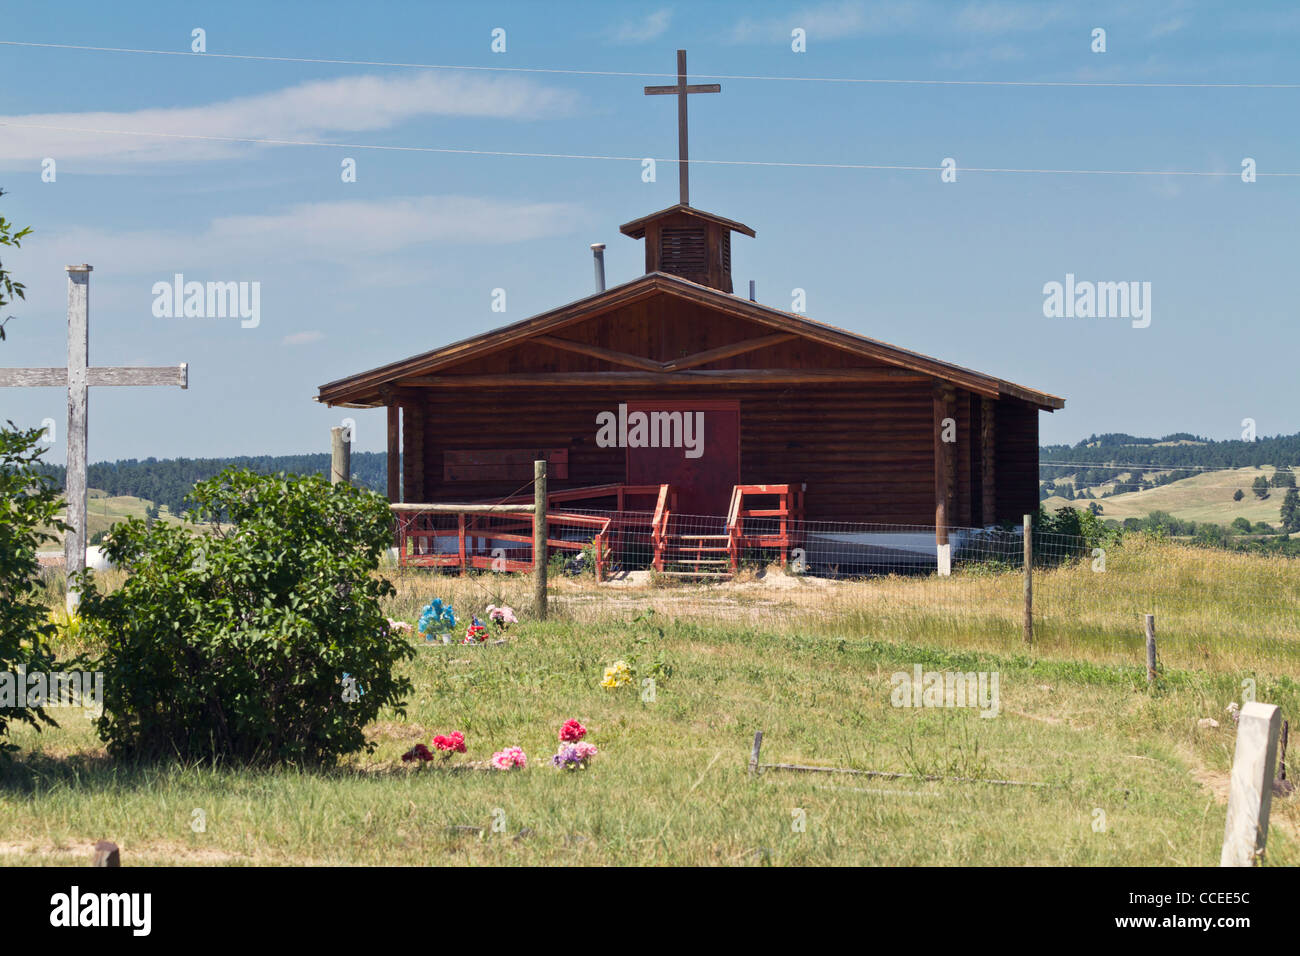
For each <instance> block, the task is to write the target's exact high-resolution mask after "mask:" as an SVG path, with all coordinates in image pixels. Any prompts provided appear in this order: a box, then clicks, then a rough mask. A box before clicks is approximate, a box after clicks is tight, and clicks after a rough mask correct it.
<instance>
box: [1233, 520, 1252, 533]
mask: <svg viewBox="0 0 1300 956" xmlns="http://www.w3.org/2000/svg"><path fill="white" fill-rule="evenodd" d="M1232 528H1233V530H1234V531H1240V532H1241V533H1242V534H1250V519H1249V518H1234V519H1233V520H1232Z"/></svg>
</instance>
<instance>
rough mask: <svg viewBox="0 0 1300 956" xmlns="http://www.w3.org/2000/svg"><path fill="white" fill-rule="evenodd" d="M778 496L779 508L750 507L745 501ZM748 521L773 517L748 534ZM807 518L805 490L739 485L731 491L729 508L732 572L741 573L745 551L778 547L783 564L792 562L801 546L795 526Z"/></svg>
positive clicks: (729, 547)
mask: <svg viewBox="0 0 1300 956" xmlns="http://www.w3.org/2000/svg"><path fill="white" fill-rule="evenodd" d="M746 496H750V497H758V498H762V497H775V498H776V500H777V501H776V507H767V508H746V507H745V498H746ZM746 518H769V519H774V520H775V527H774V528H773V527H771V524H772V522H765V524H766V525H767V527H765V528H763V529H761V530H755V531H753V532H746V530H745V519H746ZM802 518H803V491H802V490H799V489H795V488H792V487H791V486H790V485H736V487H735V488H733V489H732V491H731V505H730V507H728V509H727V557H728V560H729V562H730V566H731V573H732V574H735V573H736V572H737V571H739V570H740V556H741V554H742V553H743V552H744V550H745V548H777V549H779V550H780V552H781V563H782V564H785V563H786V562H787V561H788V560H789V552H790V548H791V547H793V546H795V545H796V544H797V534H796V533H795V531H794V527H795V526H797V525H798V524H799V523H800V521H801V519H802Z"/></svg>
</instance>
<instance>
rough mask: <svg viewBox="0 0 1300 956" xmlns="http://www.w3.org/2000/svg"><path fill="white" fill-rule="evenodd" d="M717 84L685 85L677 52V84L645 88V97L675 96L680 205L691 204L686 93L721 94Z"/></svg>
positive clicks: (682, 60) (681, 56)
mask: <svg viewBox="0 0 1300 956" xmlns="http://www.w3.org/2000/svg"><path fill="white" fill-rule="evenodd" d="M721 92H722V86H721V84H719V83H697V84H694V85H692V86H687V85H686V51H685V50H678V51H677V82H676V83H675V84H674V85H672V86H647V87H646V88H645V94H646V96H666V95H668V94H676V95H677V179H678V182H679V183H680V185H681V194H682V198H681V204H682V205H683V206H689V205H690V204H691V179H690V163H689V161H688V159H687V149H686V95H687V94H688V93H721Z"/></svg>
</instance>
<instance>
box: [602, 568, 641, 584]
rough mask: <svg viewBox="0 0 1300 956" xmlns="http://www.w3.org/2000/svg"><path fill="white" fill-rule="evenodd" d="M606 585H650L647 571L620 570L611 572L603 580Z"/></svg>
mask: <svg viewBox="0 0 1300 956" xmlns="http://www.w3.org/2000/svg"><path fill="white" fill-rule="evenodd" d="M604 584H605V586H606V587H611V588H648V587H649V586H650V572H649V571H620V572H618V573H617V574H611V575H610V576H609V577H608V578H607V579H606V580H605V581H604Z"/></svg>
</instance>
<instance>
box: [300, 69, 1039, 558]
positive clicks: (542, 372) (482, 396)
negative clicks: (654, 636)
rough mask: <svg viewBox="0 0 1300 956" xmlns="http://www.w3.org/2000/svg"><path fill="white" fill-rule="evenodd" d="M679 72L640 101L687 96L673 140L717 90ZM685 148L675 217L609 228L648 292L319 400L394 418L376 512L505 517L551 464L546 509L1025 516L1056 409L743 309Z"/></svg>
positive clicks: (898, 353) (930, 518)
mask: <svg viewBox="0 0 1300 956" xmlns="http://www.w3.org/2000/svg"><path fill="white" fill-rule="evenodd" d="M679 72H680V73H682V74H683V75H682V76H681V78H680V80H679V84H678V86H677V87H666V88H650V89H656V90H657V89H666V90H670V91H676V92H678V93H679V94H681V95H680V96H679V116H680V120H681V124H680V129H681V130H682V131H683V133H684V129H685V110H684V103H685V93H686V92H696V91H704V92H709V91H711V90H710V89H707V88H698V89H697V88H694V87H689V88H688V87H686V86H685V77H684V57H681V56H679ZM682 139H683V140H684V136H683V137H682ZM682 147H683V156H682V160H683V161H682V162H681V164H680V168H681V178H682V190H681V191H682V200H683V201H682V202H679V203H678V204H676V205H674V206H671V207H669V208H667V209H663V210H660V211H659V212H655V213H651V214H650V215H648V216H644V217H642V218H640V219H637V220H634V221H633V222H629V223H626V224H624V225H623V226H622V227H621V229H620V231H621V232H622V233H623V234H624V235H626V236H628V237H630V238H631V239H633V240H636V241H640V242H642V243H644V247H645V274H644V275H642V276H639V277H637V278H635V279H633V280H632V281H630V282H625V283H623V284H621V285H616V286H614V287H612V288H608V289H603V288H602V289H598V290H597V291H596V292H595V293H594V294H593V295H590V296H587V297H586V298H583V299H580V300H578V301H576V302H570V303H568V304H566V305H562V306H559V307H558V308H555V309H552V310H550V311H548V312H544V313H542V314H540V315H536V316H533V317H532V318H528V319H524V320H523V321H519V322H515V323H513V324H510V325H506V326H503V327H501V328H498V329H494V330H492V331H490V332H486V333H483V334H481V335H476V336H473V337H471V338H468V339H465V340H463V341H460V342H456V343H453V344H450V345H445V346H442V347H439V348H435V349H433V350H432V351H427V352H423V353H421V354H419V355H414V356H411V357H410V358H404V359H401V360H399V361H395V362H392V363H391V364H388V365H384V366H381V367H379V368H375V369H370V370H368V371H363V372H358V373H357V374H355V375H350V376H348V377H347V378H343V379H340V380H338V381H334V382H330V383H329V384H327V385H322V386H321V387H320V390H319V396H318V401H320V402H322V403H325V404H327V405H332V406H334V405H337V406H343V407H346V408H378V407H384V408H387V410H388V462H389V473H388V474H389V477H388V483H389V488H388V494H389V498H390V500H392V501H394V502H398V501H401V502H412V503H439V502H471V501H477V502H492V501H500V500H503V499H506V498H509V497H510V496H512V495H518V494H519V493H520V492H521V489H522V490H523V491H527V488H528V483H529V481H530V479H531V477H532V470H533V466H532V462H533V461H534V459H540V458H545V459H546V460H547V461H548V462H549V466H548V486H549V490H550V492H551V493H552V494H557V493H558V495H559V500H568V501H570V502H572V504H573V506H574V507H581V508H585V509H592V510H601V509H605V510H611V509H622V508H625V507H631V504H630V503H629V502H630V501H631V498H630V497H629V495H631V494H632V493H634V492H641V491H644V490H645V489H647V488H656V487H662V486H668V488H669V489H670V492H671V496H672V498H673V499H674V500H675V509H674V510H675V511H676V512H677V513H678V514H680V515H704V516H725V515H727V514H728V509H729V508H731V507H734V504H735V500H736V496H737V488H738V487H747V488H751V489H752V488H756V487H757V486H769V487H779V488H785V489H789V492H790V493H789V495H788V497H784V498H782V502H783V504H782V507H783V508H786V509H787V510H788V511H789V512H790V513H791V516H792V517H798V518H802V519H803V520H805V521H807V522H851V523H857V524H861V523H880V524H889V525H919V526H926V527H933V528H935V529H936V531H935V533H936V534H937V536H938V541H939V542H940V544H941V545H942V544H944V543H945V542H946V540H947V533H946V532H947V529H948V528H949V527H964V528H979V527H988V526H992V525H997V524H1000V523H1007V522H1015V523H1018V522H1019V521H1020V518H1021V516H1022V515H1023V514H1025V513H1026V512H1031V511H1035V510H1036V509H1037V507H1038V500H1039V499H1038V414H1039V412H1041V411H1052V410H1054V409H1058V408H1061V407H1063V405H1064V400H1063V399H1061V398H1058V397H1056V396H1054V395H1050V394H1047V393H1045V392H1041V391H1037V390H1035V389H1032V388H1027V387H1025V386H1022V385H1016V384H1014V383H1012V382H1008V381H1005V380H1004V379H1001V378H997V377H996V376H993V375H989V374H985V373H982V372H976V371H972V370H970V369H967V368H962V367H960V366H957V365H954V364H952V363H950V362H945V361H943V360H941V359H938V358H932V357H930V356H926V355H921V354H918V353H916V352H912V351H908V350H907V349H904V348H899V347H898V346H895V345H890V344H887V343H885V342H881V341H877V340H876V339H872V338H868V337H866V336H863V335H858V334H855V333H852V332H848V331H845V330H843V329H839V328H835V327H833V326H830V325H826V324H824V323H821V322H817V321H814V320H812V319H810V318H808V317H806V316H804V315H801V314H795V313H791V312H785V311H782V310H780V309H776V308H772V307H771V306H768V305H763V304H760V303H758V302H755V301H752V300H751V299H749V298H747V297H745V296H742V295H736V294H735V292H734V291H733V281H732V274H731V242H732V237H733V234H739V235H741V236H747V237H751V238H752V237H754V235H755V233H754V230H752V229H751V228H750V227H748V226H746V225H744V224H743V223H740V222H735V221H733V220H730V219H725V218H723V217H721V216H717V215H713V214H711V213H707V212H703V211H701V210H699V209H696V208H694V207H692V206H690V205H689V204H688V202H687V201H686V200H687V198H688V196H689V193H688V187H687V184H686V175H687V173H686V169H687V167H686V164H685V162H684V160H685V156H684V142H683V143H682ZM601 248H603V247H593V249H597V250H599V249H601ZM600 255H601V253H600V252H599V251H598V252H597V256H598V257H599V256H600ZM597 274H598V283H599V284H600V285H603V264H601V263H598V267H597ZM399 462H400V465H399ZM584 489H587V490H588V491H584ZM566 492H567V493H568V494H565V493H566ZM588 492H589V493H588ZM625 492H626V494H625ZM653 504H654V502H653V496H651V500H650V501H649V502H648V503H647V504H642V505H639V506H638V507H643V508H649V507H652V506H653ZM795 512H797V515H796V514H795ZM932 554H933V552H932ZM931 560H932V561H933V558H932V559H931ZM941 562H942V559H941Z"/></svg>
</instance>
